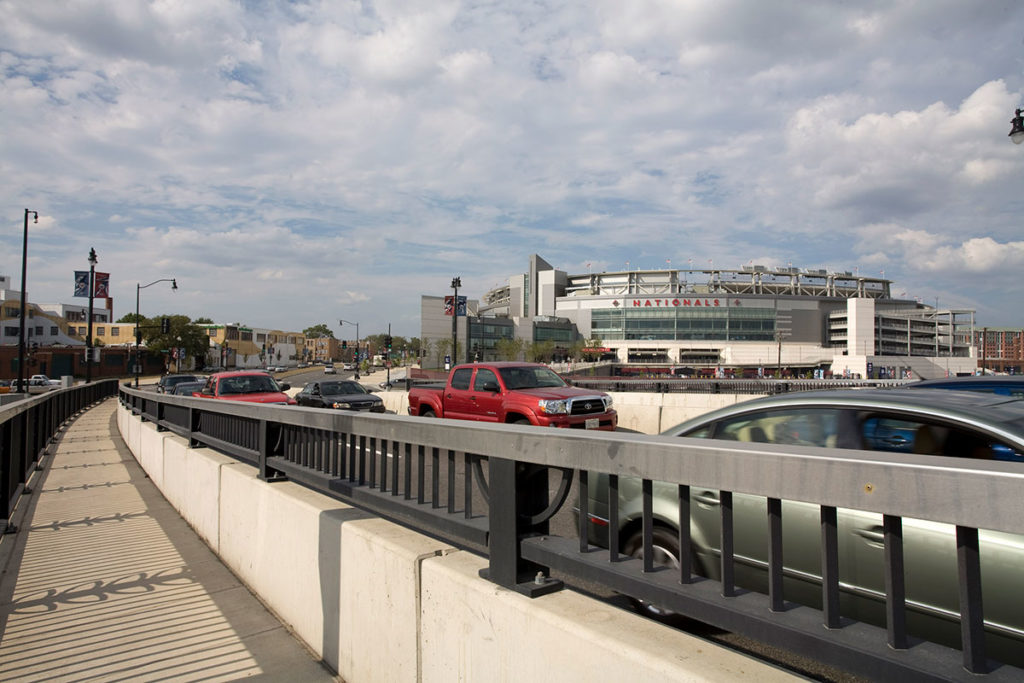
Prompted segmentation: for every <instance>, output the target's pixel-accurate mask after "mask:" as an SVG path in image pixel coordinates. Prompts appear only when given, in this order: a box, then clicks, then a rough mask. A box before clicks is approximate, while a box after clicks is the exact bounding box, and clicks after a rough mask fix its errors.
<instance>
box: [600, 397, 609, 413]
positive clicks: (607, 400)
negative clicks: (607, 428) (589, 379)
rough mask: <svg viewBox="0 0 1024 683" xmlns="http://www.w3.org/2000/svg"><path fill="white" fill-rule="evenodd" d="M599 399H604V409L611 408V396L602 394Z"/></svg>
mask: <svg viewBox="0 0 1024 683" xmlns="http://www.w3.org/2000/svg"><path fill="white" fill-rule="evenodd" d="M601 400H602V401H604V409H605V410H611V407H612V397H611V396H602V397H601Z"/></svg>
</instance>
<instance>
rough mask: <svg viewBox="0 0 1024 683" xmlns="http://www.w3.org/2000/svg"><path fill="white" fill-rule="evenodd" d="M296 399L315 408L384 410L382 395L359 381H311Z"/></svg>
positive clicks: (373, 411)
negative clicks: (371, 391) (373, 392)
mask: <svg viewBox="0 0 1024 683" xmlns="http://www.w3.org/2000/svg"><path fill="white" fill-rule="evenodd" d="M295 400H296V402H297V403H298V404H299V405H300V406H310V407H313V408H334V409H336V410H365V411H369V412H371V413H383V412H384V401H382V400H381V398H380V396H374V395H373V394H371V393H370V392H369V391H367V389H366V387H364V386H363V385H362V384H360V383H359V382H351V381H346V380H330V381H322V382H310V383H309V384H307V385H306V386H305V387H303V388H302V391H300V392H299V393H297V394H296V395H295Z"/></svg>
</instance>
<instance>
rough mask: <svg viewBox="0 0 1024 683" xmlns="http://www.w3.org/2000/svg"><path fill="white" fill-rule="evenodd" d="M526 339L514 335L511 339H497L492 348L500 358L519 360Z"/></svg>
mask: <svg viewBox="0 0 1024 683" xmlns="http://www.w3.org/2000/svg"><path fill="white" fill-rule="evenodd" d="M525 346H526V341H525V340H523V339H520V338H518V337H515V338H513V339H499V340H498V341H497V343H496V344H495V345H494V350H495V351H496V352H497V354H498V358H500V359H501V360H519V358H520V357H521V356H522V354H523V348H524V347H525Z"/></svg>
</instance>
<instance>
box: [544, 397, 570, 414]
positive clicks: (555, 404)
mask: <svg viewBox="0 0 1024 683" xmlns="http://www.w3.org/2000/svg"><path fill="white" fill-rule="evenodd" d="M537 407H538V408H539V409H540V412H542V413H547V414H548V415H565V414H566V413H568V412H569V401H568V400H567V399H564V398H559V399H550V400H549V399H543V398H542V399H541V400H539V401H537Z"/></svg>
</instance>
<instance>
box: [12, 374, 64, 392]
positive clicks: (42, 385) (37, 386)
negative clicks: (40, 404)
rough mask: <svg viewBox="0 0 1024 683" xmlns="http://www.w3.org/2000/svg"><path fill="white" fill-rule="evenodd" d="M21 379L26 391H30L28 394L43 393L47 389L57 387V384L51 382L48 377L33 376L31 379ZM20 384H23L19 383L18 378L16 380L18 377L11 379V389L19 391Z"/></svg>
mask: <svg viewBox="0 0 1024 683" xmlns="http://www.w3.org/2000/svg"><path fill="white" fill-rule="evenodd" d="M21 381H22V383H23V385H24V389H25V391H24V393H28V394H42V393H45V392H47V391H50V390H51V389H56V388H57V385H56V384H50V382H49V381H48V380H46V379H38V378H35V377H31V378H29V379H23V380H21ZM19 386H21V385H19V384H18V380H16V379H12V380H11V391H12V392H17V391H18V387H19Z"/></svg>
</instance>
